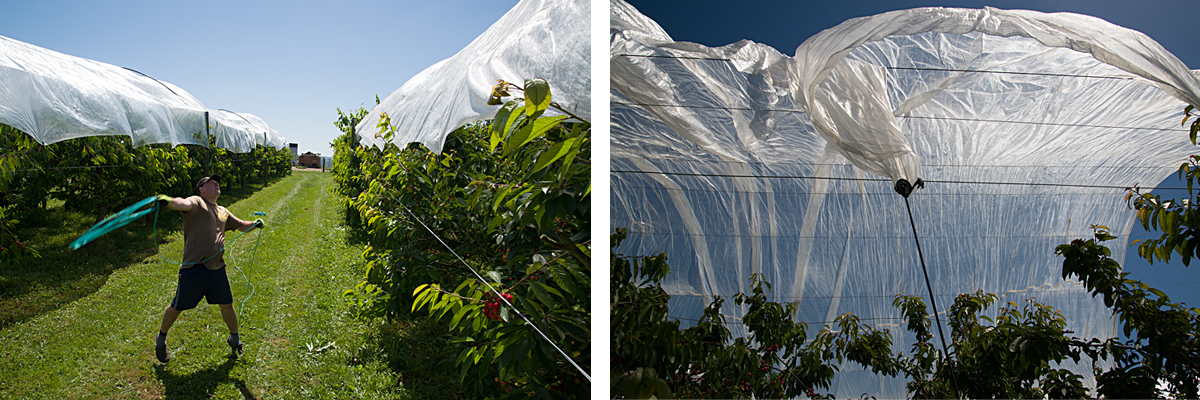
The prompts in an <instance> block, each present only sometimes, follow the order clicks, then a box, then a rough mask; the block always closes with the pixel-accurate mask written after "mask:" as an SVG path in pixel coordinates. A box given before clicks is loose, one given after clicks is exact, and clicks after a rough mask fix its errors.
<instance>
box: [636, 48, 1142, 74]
mask: <svg viewBox="0 0 1200 400" xmlns="http://www.w3.org/2000/svg"><path fill="white" fill-rule="evenodd" d="M616 57H640V58H669V59H676V60H707V61H733V60H732V59H728V58H720V57H686V56H674V55H670V56H667V55H650V54H628V53H626V54H617V55H616ZM883 67H884V68H887V69H891V70H902V71H938V72H968V73H983V74H1008V75H1032V76H1057V77H1063V78H1094V79H1117V80H1135V79H1137V78H1134V77H1132V76H1097V75H1079V74H1055V73H1048V72H1015V71H988V70H980V69H956V68H927V67H926V68H922V67H892V66H883Z"/></svg>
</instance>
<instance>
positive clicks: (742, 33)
mask: <svg viewBox="0 0 1200 400" xmlns="http://www.w3.org/2000/svg"><path fill="white" fill-rule="evenodd" d="M626 1H628V2H629V3H630V4H632V5H633V6H634V7H636V8H637V9H638V11H641V12H642V13H643V14H645V15H647V16H649V17H650V18H652V19H654V20H655V21H656V22H658V24H659V25H660V26H662V27H663V29H664V30H666V32H667V33H668V34H670V35H671V37H672V38H673V39H675V40H677V41H689V42H696V43H700V44H703V45H706V46H711V47H715V46H723V45H726V44H730V43H734V42H736V41H738V40H741V39H749V40H752V41H755V42H759V43H764V44H768V45H771V46H772V47H775V48H776V49H777V50H779V51H780V52H782V53H784V54H787V55H795V51H796V47H797V46H799V45H800V43H802V42H804V40H805V39H807V38H808V37H809V36H812V35H814V34H816V33H817V32H820V31H822V30H824V29H826V28H831V27H833V26H835V25H837V24H839V23H841V22H842V21H845V20H847V19H850V18H855V17H861V16H867V15H874V14H878V13H882V12H886V11H892V10H899V9H906V8H914V7H936V6H943V7H964V8H982V7H983V6H992V7H996V8H1002V9H1027V10H1037V11H1043V12H1074V13H1079V14H1087V15H1091V16H1094V17H1099V18H1102V19H1104V20H1107V21H1109V22H1112V23H1114V24H1117V25H1121V26H1124V27H1126V28H1130V29H1134V30H1137V31H1141V32H1142V33H1145V34H1147V35H1149V36H1150V37H1151V38H1153V39H1154V40H1156V41H1158V42H1159V43H1160V44H1162V45H1163V47H1165V48H1166V49H1167V50H1168V51H1171V52H1172V53H1174V54H1175V56H1176V57H1179V59H1180V60H1182V61H1183V63H1184V64H1186V65H1187V66H1188V68H1191V69H1193V70H1195V69H1200V45H1197V38H1198V37H1200V24H1197V16H1200V1H1190V0H1175V1H1161V0H1158V1H1155V0H1150V1H1136V2H1135V1H917V0H900V1H897V0H887V1H880V0H867V1H757V0H743V1H737V2H733V1H724V0H687V1H676V0H626ZM1180 111H1182V110H1180ZM1197 153H1198V154H1200V149H1197ZM1164 178H1166V181H1164V182H1163V183H1162V184H1161V185H1160V186H1162V187H1175V188H1179V187H1186V186H1185V184H1184V183H1182V182H1180V181H1179V180H1178V179H1176V178H1174V177H1173V176H1171V177H1164ZM1155 193H1156V194H1160V195H1162V196H1163V197H1164V198H1174V197H1180V196H1186V191H1179V190H1174V191H1168V190H1157V191H1156V192H1155ZM1158 236H1159V234H1158V233H1146V232H1145V231H1143V230H1142V229H1141V227H1140V225H1138V226H1137V227H1135V228H1134V230H1133V232H1131V237H1132V239H1131V240H1135V239H1147V238H1156V237H1158ZM1109 245H1110V246H1116V245H1118V244H1117V243H1116V242H1110V243H1109ZM1123 265H1124V266H1125V270H1126V271H1127V272H1130V278H1132V279H1139V280H1142V281H1144V282H1146V283H1147V284H1149V285H1151V286H1152V287H1156V288H1159V289H1162V290H1163V291H1164V292H1166V293H1167V295H1168V296H1170V297H1171V299H1172V300H1173V301H1176V302H1180V301H1182V302H1185V303H1187V304H1188V305H1189V306H1190V307H1200V290H1197V289H1200V261H1197V262H1196V264H1195V265H1193V266H1191V267H1186V268H1185V267H1184V266H1183V265H1182V263H1180V262H1179V257H1178V256H1176V257H1174V262H1173V263H1170V264H1163V263H1161V262H1156V263H1155V264H1154V265H1150V264H1149V263H1147V262H1146V260H1144V259H1140V258H1138V257H1137V248H1136V246H1133V247H1130V249H1129V256H1128V257H1127V258H1126V263H1124V264H1123Z"/></svg>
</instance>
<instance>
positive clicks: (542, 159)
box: [530, 138, 578, 175]
mask: <svg viewBox="0 0 1200 400" xmlns="http://www.w3.org/2000/svg"><path fill="white" fill-rule="evenodd" d="M576 140H578V138H570V139H567V140H565V141H562V142H558V143H555V144H553V145H551V146H550V148H549V149H546V151H543V152H542V155H540V156H538V159H537V161H536V162H534V163H533V171H530V174H531V175H532V174H535V173H537V172H538V171H541V170H542V169H544V168H546V167H547V166H549V165H550V164H551V163H553V162H554V161H556V160H558V159H559V158H562V156H564V155H566V154H567V153H568V152H570V150H571V148H573V147H574V145H575V141H576Z"/></svg>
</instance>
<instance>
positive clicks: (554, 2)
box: [356, 0, 592, 153]
mask: <svg viewBox="0 0 1200 400" xmlns="http://www.w3.org/2000/svg"><path fill="white" fill-rule="evenodd" d="M589 3H590V2H589V1H588V0H521V2H519V3H517V5H516V6H514V7H513V8H512V9H511V10H509V11H508V13H505V14H504V16H503V17H501V18H500V20H499V21H496V23H495V24H493V25H492V26H491V27H490V28H488V29H487V31H485V32H484V33H483V34H482V35H480V36H479V37H477V38H475V40H474V41H472V42H471V44H469V45H467V47H465V48H463V49H462V50H461V51H459V52H458V54H455V55H454V56H452V57H450V58H447V59H445V60H442V61H440V62H438V63H437V64H434V65H433V66H431V67H429V68H427V69H425V70H424V71H421V73H419V74H417V75H416V76H414V77H413V78H412V79H410V80H409V81H408V82H405V83H404V85H403V86H401V87H400V88H399V89H396V91H395V92H392V94H391V95H388V97H387V98H385V99H383V101H381V102H380V103H379V105H376V106H375V108H374V109H372V110H371V112H370V114H367V116H366V118H364V119H363V121H361V122H360V123H359V124H358V125H357V127H356V130H357V132H360V135H361V136H360V137H361V139H360V142H361V143H362V144H364V145H373V146H382V145H383V144H384V141H383V139H382V138H381V137H377V136H376V135H375V134H376V133H377V132H379V129H378V128H377V126H378V125H379V115H380V113H387V115H388V117H390V118H391V122H392V125H393V126H395V127H396V135H395V137H394V138H393V139H392V143H395V144H396V145H398V146H400V147H404V146H406V145H408V144H409V143H412V142H421V143H423V144H424V145H425V147H426V148H428V149H429V150H432V151H434V152H439V153H440V152H441V151H442V144H443V143H444V142H445V139H446V135H448V134H450V132H452V131H454V130H455V129H457V128H458V127H460V126H463V125H465V124H468V123H471V122H474V121H479V120H484V119H488V118H491V117H492V116H494V115H495V114H496V111H497V110H498V109H499V108H500V106H489V105H487V101H488V98H489V96H490V95H491V91H492V87H493V86H495V85H496V83H497V80H500V79H502V80H505V81H508V82H513V83H515V84H517V85H523V84H524V82H525V80H526V79H533V78H543V79H545V80H546V81H547V82H549V83H550V91H551V95H552V96H553V101H554V102H555V103H557V104H559V105H560V106H562V107H563V108H566V109H568V110H570V111H571V113H572V114H575V115H578V116H580V117H582V118H590V117H591V102H590V98H591V90H592V89H591V46H590V40H589V37H588V35H589V28H588V26H590V23H589V22H588V21H589V20H590V19H591V16H590V12H589V8H588V4H589ZM555 113H557V112H556V111H554V110H553V109H550V110H547V112H546V114H547V115H552V114H555Z"/></svg>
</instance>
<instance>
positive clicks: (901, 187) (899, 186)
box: [895, 179, 961, 397]
mask: <svg viewBox="0 0 1200 400" xmlns="http://www.w3.org/2000/svg"><path fill="white" fill-rule="evenodd" d="M918 187H920V188H924V187H925V182H922V181H921V180H920V179H917V183H916V184H915V185H910V184H909V183H908V180H905V179H901V180H898V181H896V187H895V189H896V193H900V196H903V197H904V207H905V208H907V209H908V223H909V225H910V226H912V231H913V241H914V242H916V243H917V257H918V258H919V259H920V260H921V273H922V274H924V275H925V289H926V290H928V291H929V304H930V305H931V306H933V320H934V322H935V323H937V329H938V339H941V341H942V354H945V357H946V365H947V366H948V367H949V368H950V383H951V384H953V385H954V396H955V397H961V396H960V395H959V393H958V377H957V375H958V374H957V373H955V371H954V363H953V362H951V360H950V349H949V347H947V346H946V334H945V333H944V332H942V318H941V317H940V316H938V308H937V300H936V299H934V298H933V285H930V283H929V270H928V269H926V268H925V254H924V253H923V252H921V239H920V237H918V236H917V223H916V220H914V219H913V215H912V205H910V204H909V202H908V195H910V194H912V191H913V190H914V189H916V188H918Z"/></svg>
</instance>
